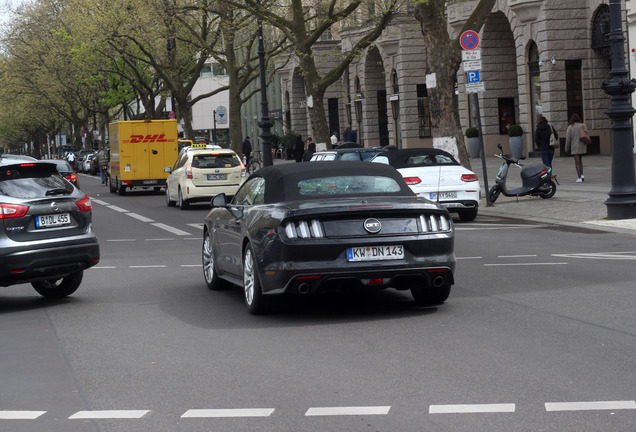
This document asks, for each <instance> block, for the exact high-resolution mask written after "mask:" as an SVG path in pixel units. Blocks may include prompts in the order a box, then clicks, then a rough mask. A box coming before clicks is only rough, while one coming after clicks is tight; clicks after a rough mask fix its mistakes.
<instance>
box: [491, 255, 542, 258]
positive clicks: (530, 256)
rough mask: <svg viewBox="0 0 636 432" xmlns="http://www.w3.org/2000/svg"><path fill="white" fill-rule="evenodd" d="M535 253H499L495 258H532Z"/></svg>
mask: <svg viewBox="0 0 636 432" xmlns="http://www.w3.org/2000/svg"><path fill="white" fill-rule="evenodd" d="M534 257H536V255H499V256H498V257H497V258H534Z"/></svg>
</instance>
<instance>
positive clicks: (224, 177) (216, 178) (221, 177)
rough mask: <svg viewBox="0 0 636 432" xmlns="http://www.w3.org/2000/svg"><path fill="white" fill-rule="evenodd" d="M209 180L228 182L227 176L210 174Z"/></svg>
mask: <svg viewBox="0 0 636 432" xmlns="http://www.w3.org/2000/svg"><path fill="white" fill-rule="evenodd" d="M208 180H227V174H208Z"/></svg>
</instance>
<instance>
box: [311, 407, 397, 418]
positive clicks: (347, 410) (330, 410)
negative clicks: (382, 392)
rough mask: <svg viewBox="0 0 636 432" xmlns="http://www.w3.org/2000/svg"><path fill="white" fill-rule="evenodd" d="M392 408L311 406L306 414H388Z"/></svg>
mask: <svg viewBox="0 0 636 432" xmlns="http://www.w3.org/2000/svg"><path fill="white" fill-rule="evenodd" d="M390 409H391V407H390V406H359V407H315V408H309V409H308V410H307V412H306V413H305V416H340V415H386V414H388V413H389V410H390Z"/></svg>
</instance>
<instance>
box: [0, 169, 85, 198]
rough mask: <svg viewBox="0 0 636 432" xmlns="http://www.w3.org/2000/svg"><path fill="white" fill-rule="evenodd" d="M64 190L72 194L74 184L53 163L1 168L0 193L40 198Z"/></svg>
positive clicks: (10, 195)
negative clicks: (61, 174) (51, 192)
mask: <svg viewBox="0 0 636 432" xmlns="http://www.w3.org/2000/svg"><path fill="white" fill-rule="evenodd" d="M62 190H66V191H68V192H67V193H69V194H71V193H73V191H74V188H73V185H72V184H71V183H69V182H67V181H66V180H64V178H63V177H62V176H60V174H59V173H58V172H57V169H56V168H55V167H54V166H52V165H44V164H42V165H40V164H25V165H12V166H7V167H2V168H0V195H5V196H9V197H12V198H40V197H44V196H47V192H50V191H56V194H63V193H64V192H62Z"/></svg>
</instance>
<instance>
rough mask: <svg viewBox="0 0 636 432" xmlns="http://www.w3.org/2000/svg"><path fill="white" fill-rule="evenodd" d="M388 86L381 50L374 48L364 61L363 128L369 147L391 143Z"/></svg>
mask: <svg viewBox="0 0 636 432" xmlns="http://www.w3.org/2000/svg"><path fill="white" fill-rule="evenodd" d="M386 87H387V85H386V79H385V70H384V61H383V60H382V56H381V55H380V51H379V50H378V49H377V48H372V49H370V50H369V51H368V53H367V56H366V57H365V61H364V97H363V107H364V109H363V111H364V112H363V129H364V142H365V144H366V145H367V147H372V146H376V145H381V146H387V145H389V144H390V142H389V117H388V108H387V107H388V99H387V91H386Z"/></svg>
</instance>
